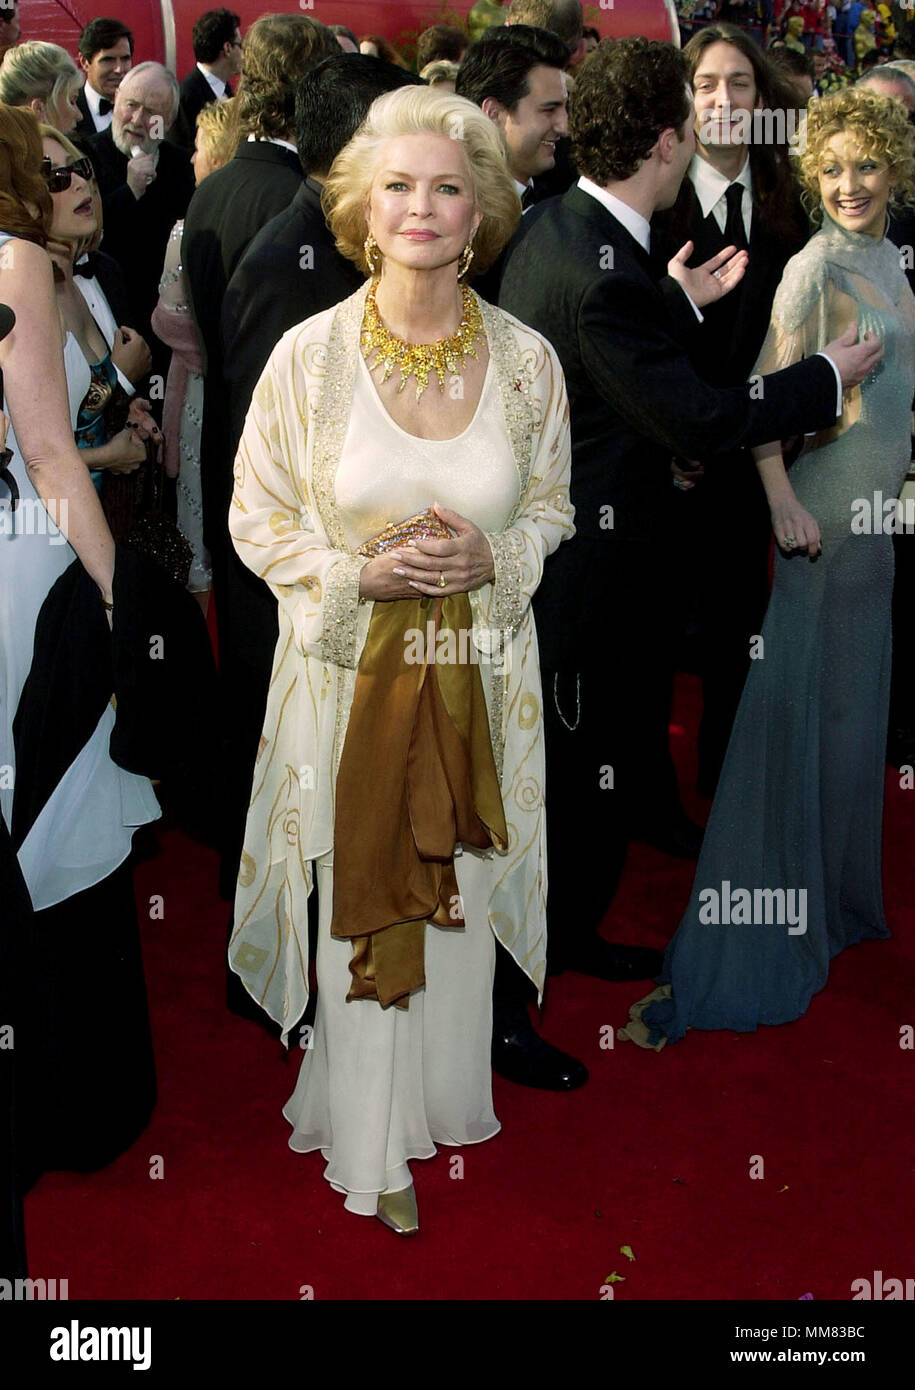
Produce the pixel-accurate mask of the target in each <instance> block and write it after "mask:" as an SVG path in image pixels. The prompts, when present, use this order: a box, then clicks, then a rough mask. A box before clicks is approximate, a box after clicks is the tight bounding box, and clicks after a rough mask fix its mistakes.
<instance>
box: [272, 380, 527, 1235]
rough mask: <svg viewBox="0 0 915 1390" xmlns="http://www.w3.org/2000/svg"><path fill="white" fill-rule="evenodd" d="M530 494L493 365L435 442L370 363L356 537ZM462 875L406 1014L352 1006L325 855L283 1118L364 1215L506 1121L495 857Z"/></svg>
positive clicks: (359, 423)
mask: <svg viewBox="0 0 915 1390" xmlns="http://www.w3.org/2000/svg"><path fill="white" fill-rule="evenodd" d="M407 389H410V387H409V385H408V387H407ZM429 389H430V390H435V389H436V387H435V386H434V385H430V387H429ZM518 492H519V480H518V470H517V467H516V466H515V461H514V456H513V453H512V449H511V444H510V442H509V439H508V436H507V434H506V430H505V423H504V415H503V412H502V406H501V402H500V399H499V392H498V388H497V383H496V373H495V368H494V365H493V363H492V361H490V365H489V368H488V370H487V374H486V378H485V381H484V386H483V391H482V394H481V396H480V402H479V405H478V407H477V411H476V414H475V416H474V418H473V420H472V421H471V423H470V425H469V426H468V427H467V429H466V430H465V431H464V432H463V433H462V434H461V435H459V436H458V437H457V438H455V439H448V440H427V439H417V438H415V437H414V436H413V435H410V434H407V433H406V432H405V431H404V430H402V429H401V428H400V427H399V426H398V425H397V424H396V423H395V422H394V421H393V420H392V419H391V417H390V416H389V415H388V413H387V411H386V410H385V409H384V406H383V405H382V403H381V400H380V399H379V397H378V394H377V392H376V390H375V387H374V384H373V382H372V380H371V377H370V375H369V371H368V368H367V367H366V365H365V363H364V361H362V360H361V359H360V363H359V367H358V369H357V377H356V387H355V395H354V398H353V408H352V412H351V415H350V422H349V429H348V432H347V436H346V440H345V443H344V446H343V450H342V453H341V459H340V465H339V468H338V470H337V475H336V500H337V506H338V508H339V512H340V517H341V521H342V523H343V527H344V531H345V534H346V540H347V544H348V545H350V546H351V547H353V548H355V547H356V546H358V545H361V544H362V543H363V542H364V541H366V540H368V539H369V538H370V537H371V536H374V535H376V534H377V533H378V531H380V530H381V529H382V527H384V526H385V525H386V524H387V523H388V522H389V521H391V520H394V519H397V518H405V517H408V516H411V515H413V514H414V513H416V512H418V511H422V510H424V509H425V508H426V507H429V506H430V505H431V504H432V503H433V502H439V503H441V504H442V506H445V507H450V508H453V509H454V510H455V511H457V512H460V513H461V514H462V515H464V516H468V517H469V518H470V519H471V520H472V521H473V522H475V523H476V525H477V526H479V527H480V529H481V530H483V531H487V532H493V531H499V530H501V529H502V527H503V526H504V525H505V524H506V522H507V521H508V519H509V517H510V516H511V514H512V512H513V510H514V509H515V507H516V505H517V502H518ZM367 795H368V796H369V797H370V795H371V778H370V777H369V778H368V780H367ZM379 811H382V813H383V809H382V808H379V807H375V806H372V807H371V813H373V814H378V813H379ZM455 871H456V875H457V881H458V888H459V891H460V893H461V897H462V900H463V905H464V916H465V923H466V926H465V928H464V929H463V930H460V929H455V930H451V929H442V928H439V927H435V926H427V928H426V950H425V957H426V984H425V987H424V988H423V989H421V990H418V991H416V992H415V993H414V994H413V995H411V997H410V1006H409V1008H408V1009H406V1010H403V1009H396V1008H387V1009H383V1008H382V1007H381V1006H380V1005H379V1004H378V1003H377V1002H375V1001H374V1000H354V1001H352V1002H351V1003H346V994H347V991H348V990H349V987H350V983H351V975H350V971H349V962H350V959H351V957H352V950H353V948H352V943H351V942H349V941H341V940H335V939H333V938H332V937H331V935H330V918H331V913H332V904H333V855H332V854H330V855H325V856H323V857H322V858H321V859H319V860H318V861H317V885H318V904H319V927H318V950H317V962H316V967H317V976H318V992H319V994H318V1007H317V1015H316V1019H315V1028H314V1034H313V1037H312V1038H311V1039H310V1044H311V1045H310V1046H309V1047H307V1048H306V1050H305V1056H304V1058H303V1061H302V1067H301V1070H300V1072H299V1079H298V1084H297V1085H296V1088H295V1091H294V1092H293V1094H292V1096H291V1097H290V1100H289V1102H288V1103H287V1105H286V1107H285V1108H284V1111H283V1113H284V1115H285V1116H286V1119H287V1120H288V1121H289V1123H290V1124H291V1125H292V1126H293V1134H292V1137H291V1139H290V1141H289V1143H290V1147H291V1148H293V1149H295V1150H297V1151H299V1152H302V1153H306V1152H310V1151H311V1150H313V1149H320V1150H321V1151H322V1153H323V1155H324V1157H325V1158H326V1160H327V1167H326V1169H325V1173H324V1176H325V1177H326V1178H327V1180H328V1181H329V1182H330V1183H331V1184H332V1185H333V1186H334V1187H335V1188H336V1189H337V1191H340V1192H345V1193H346V1194H347V1195H346V1201H345V1205H346V1207H347V1209H348V1210H350V1211H354V1212H358V1213H360V1214H363V1215H369V1216H370V1215H374V1213H375V1208H376V1205H377V1198H378V1193H379V1192H386V1191H387V1192H396V1191H399V1190H400V1189H401V1188H404V1187H407V1186H409V1184H410V1182H411V1176H410V1170H409V1167H408V1166H407V1165H408V1160H409V1159H411V1158H429V1157H431V1156H432V1155H433V1154H434V1153H435V1152H436V1149H435V1145H436V1144H437V1143H439V1144H473V1143H477V1142H479V1141H480V1140H483V1139H489V1138H491V1137H492V1135H494V1134H496V1133H498V1130H499V1128H500V1126H499V1122H498V1120H497V1119H496V1117H495V1114H494V1113H493V1108H492V1071H491V1064H490V1039H491V1035H492V979H493V970H494V967H495V940H494V937H493V934H492V930H491V928H490V926H489V922H488V903H489V896H490V892H491V884H490V876H491V874H492V873H493V872H495V871H496V862H495V861H494V859H493V857H492V856H483V855H480V854H477V853H475V852H473V851H467V852H466V853H463V854H458V855H457V856H456V858H455Z"/></svg>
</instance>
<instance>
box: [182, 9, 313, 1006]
mask: <svg viewBox="0 0 915 1390" xmlns="http://www.w3.org/2000/svg"><path fill="white" fill-rule="evenodd" d="M339 53H340V47H339V45H338V43H337V41H336V39H335V38H334V36H333V34H332V33H331V32H330V30H329V29H327V28H326V27H325V26H324V25H323V24H320V23H319V22H318V21H317V20H314V19H310V18H308V17H307V16H305V15H297V14H288V15H286V14H283V15H267V16H265V17H263V18H261V19H258V20H256V21H255V23H254V24H252V25H251V27H250V29H249V30H248V32H247V34H246V35H245V46H244V52H243V58H242V80H241V87H240V89H239V97H238V99H239V101H240V103H241V116H242V119H243V121H244V123H245V125H246V127H247V128H248V130H250V131H251V132H252V134H251V137H249V139H248V140H247V141H245V142H244V143H243V144H242V145H240V146H239V149H238V151H237V153H236V155H235V157H234V159H231V160H230V161H229V163H228V164H226V165H225V166H224V167H223V168H221V169H217V170H216V172H215V173H213V174H210V175H209V176H208V177H207V178H206V179H204V181H203V183H202V184H201V185H200V186H199V188H198V189H197V191H196V193H195V194H194V197H193V198H192V199H191V204H190V207H189V208H188V213H187V217H186V219H185V224H184V238H183V241H182V260H183V262H184V267H185V272H186V275H187V280H188V288H189V291H190V300H191V306H192V309H193V313H194V318H195V320H196V322H197V327H198V330H199V333H200V340H201V346H202V349H203V356H204V368H205V377H204V405H203V431H202V437H201V443H200V473H201V486H202V494H203V530H204V539H205V541H206V544H207V547H208V549H209V552H210V558H211V563H212V567H213V589H214V595H215V600H216V616H217V624H218V635H219V680H220V702H221V709H222V715H223V722H224V733H225V739H226V756H225V758H224V760H223V765H224V767H225V771H226V786H225V788H224V796H223V799H222V807H221V810H222V815H223V827H222V836H223V843H224V849H223V868H222V875H221V880H220V886H221V890H222V893H223V895H224V896H225V897H226V898H229V899H231V898H233V897H234V895H235V879H236V875H237V867H238V854H239V851H240V839H239V824H240V823H241V824H243V821H244V812H245V808H246V807H247V802H248V795H249V792H250V785H244V782H245V777H246V769H249V766H250V765H249V763H248V761H247V751H246V750H247V749H248V745H249V742H250V738H251V737H252V731H254V730H255V725H256V726H257V727H256V731H254V732H253V737H254V739H255V741H256V739H257V737H258V735H259V734H260V728H261V719H262V715H263V702H262V693H261V686H260V681H259V680H258V679H257V678H256V676H253V675H252V664H251V662H250V660H249V659H248V654H247V653H248V646H249V643H250V642H252V641H253V642H254V643H255V645H257V641H258V639H257V637H256V635H254V634H252V633H251V631H250V630H249V628H248V624H247V622H246V618H245V604H244V602H242V605H241V608H240V611H239V612H238V613H236V612H235V611H234V607H233V593H234V589H233V581H232V576H233V575H234V574H236V573H237V572H238V571H237V569H236V565H235V552H234V550H233V548H232V545H231V542H230V540H229V529H228V514H229V504H230V501H231V497H232V467H233V463H234V458H235V450H234V447H233V437H232V429H231V421H230V413H229V405H228V393H229V387H228V385H227V382H226V378H225V372H224V361H223V348H222V327H221V322H220V318H221V311H222V304H223V299H224V297H225V294H226V289H227V286H228V284H229V281H230V279H231V278H232V275H233V273H234V271H235V269H236V266H237V265H238V263H239V261H240V260H241V258H242V256H243V255H244V253H245V251H246V250H247V248H248V245H249V244H250V242H251V241H252V239H253V238H254V236H255V235H256V234H257V233H258V232H259V231H260V229H261V228H262V227H263V226H264V225H265V223H267V222H269V221H270V219H271V218H273V217H275V216H277V214H278V213H280V212H282V211H283V209H284V208H286V207H287V206H288V205H289V203H291V202H292V199H293V198H294V197H295V195H296V194H297V193H298V191H299V189H300V187H301V184H302V168H301V165H300V164H299V158H298V154H297V151H296V146H295V143H294V142H295V133H296V132H295V93H296V90H297V88H298V86H299V84H300V82H301V80H302V78H303V77H304V76H305V74H306V73H307V72H309V71H310V70H311V69H312V68H314V67H317V65H318V64H319V63H321V62H323V60H324V59H325V58H331V57H335V56H337V55H338V54H339ZM236 587H237V586H236ZM243 592H245V593H249V592H250V589H246V590H244V591H243ZM255 601H256V600H255ZM259 649H260V648H259V647H258V650H259ZM242 747H243V748H244V750H245V751H244V752H241V753H240V752H239V751H238V750H239V749H241V748H242ZM248 782H249V783H250V773H249V772H248ZM229 997H230V1002H231V1004H232V1007H233V1008H235V1009H236V1010H237V1011H238V1012H240V1013H243V1014H245V1015H247V1016H252V1013H254V1014H255V1015H256V1014H259V1013H260V1011H259V1010H257V1009H256V1007H255V1006H253V1005H252V1006H249V1004H248V995H247V993H246V991H245V990H244V989H242V988H241V987H240V986H239V984H238V981H237V978H236V977H235V976H230V980H229Z"/></svg>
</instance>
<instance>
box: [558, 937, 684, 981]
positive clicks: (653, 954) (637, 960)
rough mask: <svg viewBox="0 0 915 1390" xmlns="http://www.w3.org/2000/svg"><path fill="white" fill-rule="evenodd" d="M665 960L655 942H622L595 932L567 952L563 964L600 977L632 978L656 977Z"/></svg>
mask: <svg viewBox="0 0 915 1390" xmlns="http://www.w3.org/2000/svg"><path fill="white" fill-rule="evenodd" d="M663 964H664V957H663V956H662V954H661V952H660V951H656V950H655V949H654V948H653V947H652V946H621V945H619V944H618V943H617V942H615V941H605V940H604V938H603V937H602V936H593V937H592V938H591V939H590V940H589V941H588V943H587V944H586V945H583V946H579V947H578V948H577V949H576V950H574V951H573V952H571V953H570V954H568V955H566V956H564V957H563V958H562V963H561V967H560V968H561V969H562V970H577V971H578V973H579V974H580V975H595V976H596V977H597V978H598V979H599V980H617V981H619V980H623V981H628V980H653V979H654V978H655V976H656V975H660V973H661V968H662V966H663ZM557 973H558V972H557Z"/></svg>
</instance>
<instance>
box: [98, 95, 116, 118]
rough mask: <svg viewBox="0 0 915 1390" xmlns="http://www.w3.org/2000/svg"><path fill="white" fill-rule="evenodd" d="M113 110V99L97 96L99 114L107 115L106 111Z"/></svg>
mask: <svg viewBox="0 0 915 1390" xmlns="http://www.w3.org/2000/svg"><path fill="white" fill-rule="evenodd" d="M113 110H114V102H113V101H109V100H108V98H107V97H99V99H98V113H99V115H100V116H107V115H108V112H109V111H113Z"/></svg>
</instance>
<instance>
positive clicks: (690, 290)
mask: <svg viewBox="0 0 915 1390" xmlns="http://www.w3.org/2000/svg"><path fill="white" fill-rule="evenodd" d="M692 254H693V243H692V242H691V241H688V242H687V243H686V245H685V246H681V247H680V250H679V251H678V252H677V254H676V255H675V256H674V258H673V260H672V261H668V262H667V273H668V275H670V276H671V277H672V278H673V279H674V280H676V281H677V284H678V285H682V287H683V289H685V290H686V293H687V294H688V295H689V297H690V299H691V300H692V301H693V303H694V304H695V306H696V308H697V309H703V308H704V307H705V305H706V304H713V303H714V301H715V300H716V299H721V297H722V295H725V294H727V293H728V291H729V290H732V289H733V288H734V286H735V285H739V284H740V282H741V280H742V279H743V277H744V273H745V271H746V268H747V262H748V260H749V259H750V257H749V255H748V253H747V252H746V251H738V250H737V247H736V246H726V247H725V248H724V250H723V251H719V252H718V255H717V256H713V257H712V259H711V260H710V261H706V262H705V264H704V265H697V266H694V267H693V268H692V269H690V268H689V266H688V265H687V264H686V262H687V261H688V260H689V258H690V256H691V255H692Z"/></svg>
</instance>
